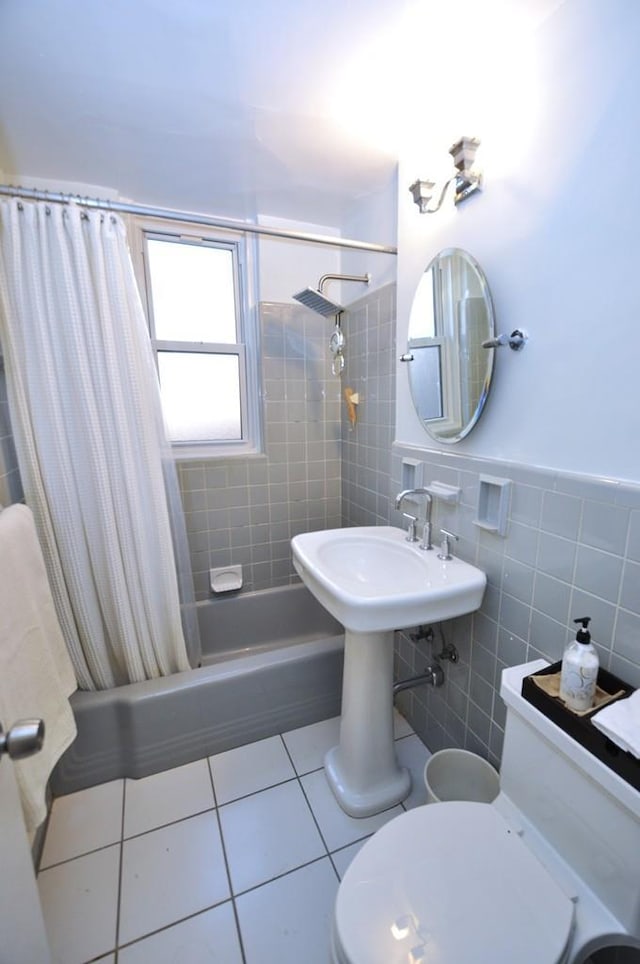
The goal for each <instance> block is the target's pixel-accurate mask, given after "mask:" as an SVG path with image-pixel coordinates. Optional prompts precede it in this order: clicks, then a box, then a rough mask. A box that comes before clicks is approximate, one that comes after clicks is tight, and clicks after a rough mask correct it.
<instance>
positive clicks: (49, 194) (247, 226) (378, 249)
mask: <svg viewBox="0 0 640 964" xmlns="http://www.w3.org/2000/svg"><path fill="white" fill-rule="evenodd" d="M0 195H4V196H5V197H18V198H24V199H25V200H30V201H46V202H48V203H51V204H77V205H79V206H80V207H83V208H95V209H97V210H99V211H113V212H115V213H118V214H134V215H138V216H139V217H145V218H158V219H159V220H162V221H182V222H183V223H184V224H199V225H202V226H204V227H210V228H224V229H226V230H228V231H238V232H242V233H246V234H259V235H265V236H267V237H272V238H287V239H288V240H290V241H306V242H308V243H309V244H324V245H327V246H330V247H334V248H351V249H355V250H357V251H370V252H371V253H373V254H397V253H398V249H397V248H394V247H392V246H391V245H385V244H374V243H372V242H369V241H356V240H353V239H350V238H334V237H331V236H329V235H324V234H309V233H307V232H304V231H288V230H286V229H285V228H270V227H267V226H266V225H260V224H253V223H252V222H250V221H239V220H236V219H233V218H222V217H215V216H212V215H209V214H198V213H197V212H195V211H178V210H174V209H173V208H161V207H152V206H150V205H147V204H133V203H129V202H126V201H108V200H106V201H103V200H101V199H100V198H92V197H85V196H83V195H79V194H64V193H62V192H54V191H43V190H40V189H37V188H26V187H20V186H16V185H13V184H0ZM358 280H360V279H358Z"/></svg>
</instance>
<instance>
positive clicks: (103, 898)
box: [38, 844, 120, 964]
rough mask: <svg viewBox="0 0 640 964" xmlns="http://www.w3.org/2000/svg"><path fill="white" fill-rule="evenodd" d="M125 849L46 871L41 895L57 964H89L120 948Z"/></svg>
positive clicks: (109, 849) (112, 849)
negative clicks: (122, 854) (118, 918)
mask: <svg viewBox="0 0 640 964" xmlns="http://www.w3.org/2000/svg"><path fill="white" fill-rule="evenodd" d="M119 867H120V845H119V844H118V845H116V846H115V847H107V848H105V849H104V850H97V851H96V852H95V853H92V854H87V855H86V856H84V857H77V858H76V859H75V860H69V861H67V863H64V864H59V865H58V866H57V867H51V868H50V869H49V870H43V871H41V873H40V875H39V877H38V889H39V891H40V900H41V903H42V911H43V914H44V919H45V924H46V928H47V934H48V936H49V944H50V945H51V954H52V958H53V961H54V962H55V964H83V962H84V961H88V960H92V959H93V958H94V957H98V956H99V955H100V954H107V953H108V952H109V951H111V950H113V949H114V948H115V945H116V915H117V909H118V872H119Z"/></svg>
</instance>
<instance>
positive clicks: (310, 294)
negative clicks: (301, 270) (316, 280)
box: [293, 288, 343, 318]
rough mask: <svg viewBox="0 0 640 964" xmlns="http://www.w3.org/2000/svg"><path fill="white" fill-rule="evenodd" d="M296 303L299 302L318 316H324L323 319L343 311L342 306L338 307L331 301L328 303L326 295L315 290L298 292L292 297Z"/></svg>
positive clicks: (309, 289)
mask: <svg viewBox="0 0 640 964" xmlns="http://www.w3.org/2000/svg"><path fill="white" fill-rule="evenodd" d="M293 297H294V298H295V300H296V301H299V302H300V304H301V305H304V306H305V308H311V310H312V311H315V312H316V314H318V315H324V317H325V318H330V317H331V316H332V315H338V314H340V312H341V311H342V310H343V309H342V305H338V304H336V303H335V302H333V301H330V300H329V298H327V296H326V295H323V294H322V292H321V291H320V290H318V289H316V288H305V289H304V291H299V292H298V294H297V295H294V296H293Z"/></svg>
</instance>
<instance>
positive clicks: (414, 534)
mask: <svg viewBox="0 0 640 964" xmlns="http://www.w3.org/2000/svg"><path fill="white" fill-rule="evenodd" d="M402 517H403V519H408V520H409V526H408V528H407V539H406V541H407V542H417V541H418V531H417V530H418V519H417V517H416V516H415V515H411V514H410V513H409V512H403V513H402Z"/></svg>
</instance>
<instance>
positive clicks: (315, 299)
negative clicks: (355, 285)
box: [293, 274, 371, 318]
mask: <svg viewBox="0 0 640 964" xmlns="http://www.w3.org/2000/svg"><path fill="white" fill-rule="evenodd" d="M327 281H359V282H361V283H362V284H366V285H368V284H369V282H370V281H371V275H370V274H365V275H355V274H323V275H322V277H321V278H320V281H319V282H318V287H317V288H305V289H304V291H299V292H298V294H297V295H294V296H293V297H294V298H295V300H296V301H299V302H300V304H301V305H304V306H305V308H311V310H312V311H315V312H316V314H318V315H324V317H325V318H331V317H332V315H339V314H340V312H341V311H344V308H343V307H342V305H339V304H338V303H337V302H335V301H331V299H330V298H327V296H326V295H325V294H323V291H322V289H323V287H324V286H325V284H326V283H327Z"/></svg>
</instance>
